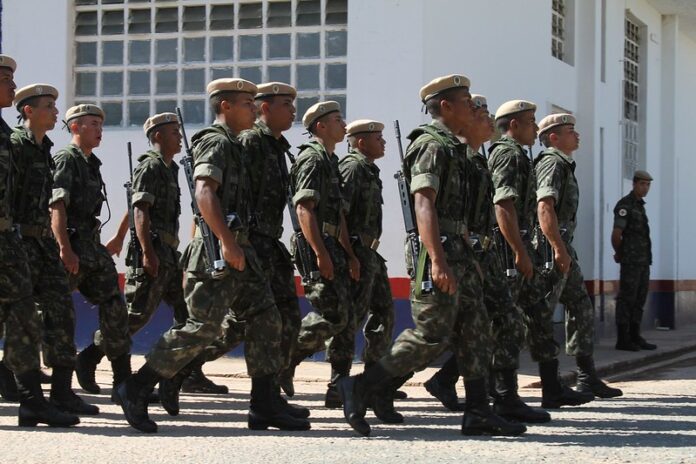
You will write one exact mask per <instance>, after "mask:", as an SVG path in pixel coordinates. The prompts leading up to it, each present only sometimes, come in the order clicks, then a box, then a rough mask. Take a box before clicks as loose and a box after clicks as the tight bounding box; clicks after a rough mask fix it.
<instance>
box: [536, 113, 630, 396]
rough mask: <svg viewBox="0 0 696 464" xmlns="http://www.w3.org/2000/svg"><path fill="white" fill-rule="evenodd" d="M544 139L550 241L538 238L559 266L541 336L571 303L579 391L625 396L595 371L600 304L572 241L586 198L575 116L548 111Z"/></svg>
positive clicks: (542, 180) (539, 161) (569, 334)
mask: <svg viewBox="0 0 696 464" xmlns="http://www.w3.org/2000/svg"><path fill="white" fill-rule="evenodd" d="M539 139H540V140H541V142H542V143H543V144H544V146H545V147H546V149H545V150H544V151H542V152H541V153H540V154H539V156H537V158H536V160H535V162H534V163H535V173H536V187H537V190H536V197H537V200H538V207H537V211H538V217H539V226H540V227H541V231H542V232H543V234H544V237H545V240H541V239H542V237H537V238H538V240H539V242H538V243H541V244H542V245H541V246H546V245H545V242H546V241H548V243H549V245H550V250H553V251H552V252H551V251H550V250H549V251H548V259H549V260H550V259H551V253H553V260H554V263H555V268H554V269H553V270H552V271H551V273H550V274H551V275H550V283H551V285H549V288H548V291H549V293H548V295H549V296H548V297H547V298H546V301H547V302H548V308H549V314H548V315H547V319H546V324H544V325H540V326H537V328H539V329H541V330H542V331H543V332H542V333H540V334H537V337H540V336H543V337H546V338H547V339H553V322H552V318H553V308H555V307H556V303H557V302H559V301H560V302H561V303H562V304H563V305H564V307H565V328H566V352H567V353H568V354H569V355H570V356H575V361H576V362H577V365H578V380H577V390H578V391H580V392H586V393H591V394H594V395H595V396H598V397H600V398H613V397H615V396H621V395H622V394H623V392H622V391H621V390H619V389H618V388H612V387H609V386H608V385H607V384H605V383H604V382H603V381H602V379H600V378H599V376H598V375H597V371H596V370H595V365H594V357H593V353H594V306H592V300H590V295H589V294H588V293H587V287H585V278H584V277H583V275H582V270H581V269H580V264H579V263H578V256H577V253H576V251H575V248H573V245H572V243H573V233H574V232H575V228H576V225H577V212H578V204H579V201H580V189H579V188H578V181H577V179H576V178H575V166H576V164H575V160H574V159H573V158H572V156H573V152H574V151H575V150H577V149H578V146H579V144H580V136H579V135H578V133H577V132H576V131H575V117H574V116H573V115H572V114H563V113H562V114H552V115H549V116H546V117H545V118H544V119H542V120H541V122H540V123H539ZM539 251H542V250H539ZM540 254H541V255H542V256H543V255H544V253H540Z"/></svg>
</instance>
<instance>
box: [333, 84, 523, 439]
mask: <svg viewBox="0 0 696 464" xmlns="http://www.w3.org/2000/svg"><path fill="white" fill-rule="evenodd" d="M469 86H470V82H469V79H468V78H466V77H465V76H461V75H450V76H444V77H440V78H437V79H435V80H433V81H431V82H430V83H428V84H427V85H425V86H424V87H423V88H422V89H421V91H420V97H421V100H422V101H423V103H424V104H425V106H426V109H427V110H428V112H429V113H430V114H431V116H432V118H433V121H432V122H431V123H430V124H426V125H423V126H420V127H419V128H417V129H415V130H414V131H413V132H411V134H410V135H409V139H410V140H411V144H410V145H409V147H408V150H407V152H406V158H405V161H404V173H405V176H406V179H407V180H408V181H409V184H410V189H411V192H412V194H413V204H414V211H415V215H416V220H417V224H418V232H419V235H420V240H421V242H422V245H423V248H421V252H420V255H419V256H418V257H416V256H409V255H408V254H407V267H408V268H410V269H411V270H413V271H415V272H412V273H411V274H412V277H415V278H414V279H412V282H411V308H412V309H411V310H412V313H413V320H414V322H415V328H413V329H406V330H404V331H403V332H402V333H401V334H400V335H399V336H398V337H397V339H396V341H395V342H394V344H393V345H392V347H391V350H390V352H389V353H388V354H387V355H385V356H384V357H383V358H382V359H381V360H380V361H379V362H378V363H376V364H375V365H374V366H373V367H371V368H370V369H368V370H366V371H365V372H364V373H363V374H361V375H359V376H356V377H347V378H343V379H341V380H339V383H338V388H339V392H340V393H341V397H342V399H343V405H344V406H343V408H344V415H345V418H346V420H347V421H348V423H349V424H350V425H351V426H352V427H353V428H354V429H355V430H356V431H357V432H358V433H360V434H362V435H369V433H370V426H369V424H368V423H367V422H366V421H365V419H364V415H365V401H366V400H367V398H368V396H369V395H370V394H371V393H373V392H375V391H378V390H380V389H382V388H384V385H385V384H388V383H389V382H390V380H391V379H393V378H395V377H399V376H403V375H405V374H407V373H409V372H411V371H414V370H419V369H423V368H425V367H426V366H427V365H428V363H430V362H431V361H433V360H434V359H435V358H437V357H438V356H439V355H440V354H441V353H442V352H443V351H444V350H445V349H447V348H448V347H449V348H451V349H452V350H453V351H454V352H455V353H456V354H457V360H458V363H457V364H458V366H459V369H460V374H461V375H463V376H464V378H465V382H464V386H465V389H466V406H465V409H466V412H465V413H464V417H463V421H462V429H461V431H462V433H463V434H465V435H482V434H489V435H520V434H522V433H524V431H525V430H526V427H525V426H524V425H522V424H513V423H510V422H507V421H506V420H505V419H503V418H501V417H499V416H497V415H495V414H494V413H493V411H492V410H491V408H490V405H489V404H488V394H487V391H486V377H487V376H488V366H489V364H490V359H491V351H490V345H491V337H490V322H489V319H488V316H487V314H486V308H485V306H484V303H483V296H482V293H483V292H482V278H481V274H480V271H479V270H478V267H477V264H476V259H475V257H474V253H473V250H472V249H471V247H470V246H469V244H468V240H467V238H468V237H467V230H466V224H465V221H466V218H467V200H468V198H467V195H466V192H467V179H466V164H467V161H466V145H464V144H462V143H461V142H460V141H459V140H458V139H457V137H456V134H459V133H462V134H463V135H465V136H467V135H469V131H470V130H471V129H472V127H473V124H474V117H473V105H472V102H471V95H470V94H469ZM462 193H464V194H462ZM441 237H442V238H441ZM426 253H427V256H429V258H430V259H429V263H430V266H429V267H430V269H431V275H432V280H433V284H434V287H435V288H434V289H433V290H432V292H424V291H423V290H422V287H421V281H422V276H423V275H424V269H425V267H426V266H427V264H426V260H425V256H426Z"/></svg>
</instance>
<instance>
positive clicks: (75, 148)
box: [68, 143, 101, 166]
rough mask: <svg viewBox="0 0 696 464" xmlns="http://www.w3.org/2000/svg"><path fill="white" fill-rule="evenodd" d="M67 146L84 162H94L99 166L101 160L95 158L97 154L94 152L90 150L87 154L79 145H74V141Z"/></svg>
mask: <svg viewBox="0 0 696 464" xmlns="http://www.w3.org/2000/svg"><path fill="white" fill-rule="evenodd" d="M68 148H69V149H71V150H72V151H74V152H75V153H77V154H78V155H80V158H82V159H83V160H84V162H85V163H87V164H91V163H95V164H96V165H97V166H101V161H100V160H99V158H97V156H96V155H95V154H94V152H92V154H91V155H89V156H87V155H85V153H84V152H83V151H82V149H81V148H80V147H78V146H77V145H75V144H74V143H71V144H70V145H68Z"/></svg>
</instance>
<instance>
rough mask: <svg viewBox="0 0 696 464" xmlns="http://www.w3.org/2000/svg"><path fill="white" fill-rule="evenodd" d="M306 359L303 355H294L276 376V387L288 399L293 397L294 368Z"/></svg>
mask: <svg viewBox="0 0 696 464" xmlns="http://www.w3.org/2000/svg"><path fill="white" fill-rule="evenodd" d="M306 357H307V356H305V355H304V354H298V353H295V354H294V355H293V356H292V358H290V362H289V363H288V366H287V367H286V368H285V369H282V370H281V371H280V372H279V373H278V375H277V376H276V381H277V382H278V385H280V388H281V389H282V390H283V391H284V392H285V394H286V395H288V397H290V398H292V397H293V396H295V385H294V379H295V368H296V367H297V366H299V365H300V363H301V362H302V360H303V359H304V358H306Z"/></svg>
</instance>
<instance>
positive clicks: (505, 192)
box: [493, 185, 519, 203]
mask: <svg viewBox="0 0 696 464" xmlns="http://www.w3.org/2000/svg"><path fill="white" fill-rule="evenodd" d="M518 197H519V194H518V193H517V190H516V189H515V187H513V186H511V185H504V186H502V187H498V188H496V189H495V194H494V195H493V203H500V202H501V201H505V200H513V201H514V200H516V199H517V198H518Z"/></svg>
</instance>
